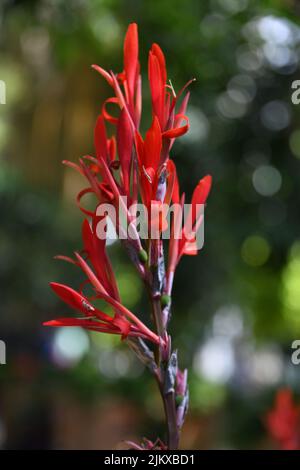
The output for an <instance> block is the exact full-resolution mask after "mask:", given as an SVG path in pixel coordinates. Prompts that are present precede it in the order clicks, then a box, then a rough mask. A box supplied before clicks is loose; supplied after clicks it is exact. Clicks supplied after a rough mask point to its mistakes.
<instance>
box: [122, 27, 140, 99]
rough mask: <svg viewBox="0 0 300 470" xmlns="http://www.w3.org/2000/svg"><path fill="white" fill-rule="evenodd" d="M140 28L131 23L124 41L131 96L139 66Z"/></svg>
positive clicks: (126, 71) (126, 72) (125, 65)
mask: <svg viewBox="0 0 300 470" xmlns="http://www.w3.org/2000/svg"><path fill="white" fill-rule="evenodd" d="M138 54H139V44H138V29H137V25H136V23H132V24H130V25H129V27H128V30H127V33H126V36H125V41H124V69H125V74H126V80H127V84H128V89H129V93H130V96H131V97H132V98H133V95H134V89H135V81H136V76H137V68H138Z"/></svg>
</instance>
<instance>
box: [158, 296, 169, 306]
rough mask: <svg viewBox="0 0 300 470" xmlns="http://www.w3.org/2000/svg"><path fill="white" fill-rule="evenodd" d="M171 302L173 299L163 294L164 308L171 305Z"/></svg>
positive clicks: (162, 302)
mask: <svg viewBox="0 0 300 470" xmlns="http://www.w3.org/2000/svg"><path fill="white" fill-rule="evenodd" d="M170 302H171V297H170V296H169V295H167V294H163V295H162V296H161V299H160V303H161V306H162V308H164V307H167V305H169V303H170Z"/></svg>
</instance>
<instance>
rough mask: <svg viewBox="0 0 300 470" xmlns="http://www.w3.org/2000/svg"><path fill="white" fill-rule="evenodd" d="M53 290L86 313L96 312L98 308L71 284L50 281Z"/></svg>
mask: <svg viewBox="0 0 300 470" xmlns="http://www.w3.org/2000/svg"><path fill="white" fill-rule="evenodd" d="M50 286H51V288H52V290H53V291H54V292H55V293H56V295H58V297H60V298H61V299H62V300H63V301H64V302H65V303H66V304H68V305H70V307H72V308H75V309H76V310H79V311H80V312H82V313H84V314H85V315H90V314H91V313H94V312H96V309H95V307H94V306H93V305H91V304H90V302H89V301H88V300H87V299H86V298H85V297H84V296H83V295H81V294H79V293H78V292H76V291H75V290H74V289H72V288H71V287H69V286H65V285H64V284H59V283H57V282H50Z"/></svg>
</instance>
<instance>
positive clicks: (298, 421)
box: [265, 388, 300, 450]
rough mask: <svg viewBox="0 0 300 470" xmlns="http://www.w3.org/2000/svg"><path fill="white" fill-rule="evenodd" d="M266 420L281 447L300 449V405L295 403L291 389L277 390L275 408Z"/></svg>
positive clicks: (270, 431) (268, 427)
mask: <svg viewBox="0 0 300 470" xmlns="http://www.w3.org/2000/svg"><path fill="white" fill-rule="evenodd" d="M265 422H266V426H267V429H268V431H269V433H270V435H271V437H272V438H273V439H274V440H275V441H276V442H277V443H278V445H279V447H280V448H281V449H283V450H297V449H298V450H299V449H300V406H299V405H296V404H295V403H294V400H293V396H292V392H291V390H290V389H288V388H283V389H281V390H279V391H278V392H277V395H276V398H275V405H274V408H273V410H271V411H270V412H269V413H268V414H267V416H266V420H265Z"/></svg>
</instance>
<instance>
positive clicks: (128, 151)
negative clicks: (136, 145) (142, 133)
mask: <svg viewBox="0 0 300 470" xmlns="http://www.w3.org/2000/svg"><path fill="white" fill-rule="evenodd" d="M117 148H118V155H119V159H120V162H121V168H122V176H123V185H124V189H125V192H126V194H128V195H129V192H130V179H129V177H130V168H131V158H132V149H133V132H132V126H131V124H130V122H129V119H128V115H127V113H126V111H125V109H123V110H122V111H121V114H120V118H119V120H118V126H117Z"/></svg>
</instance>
